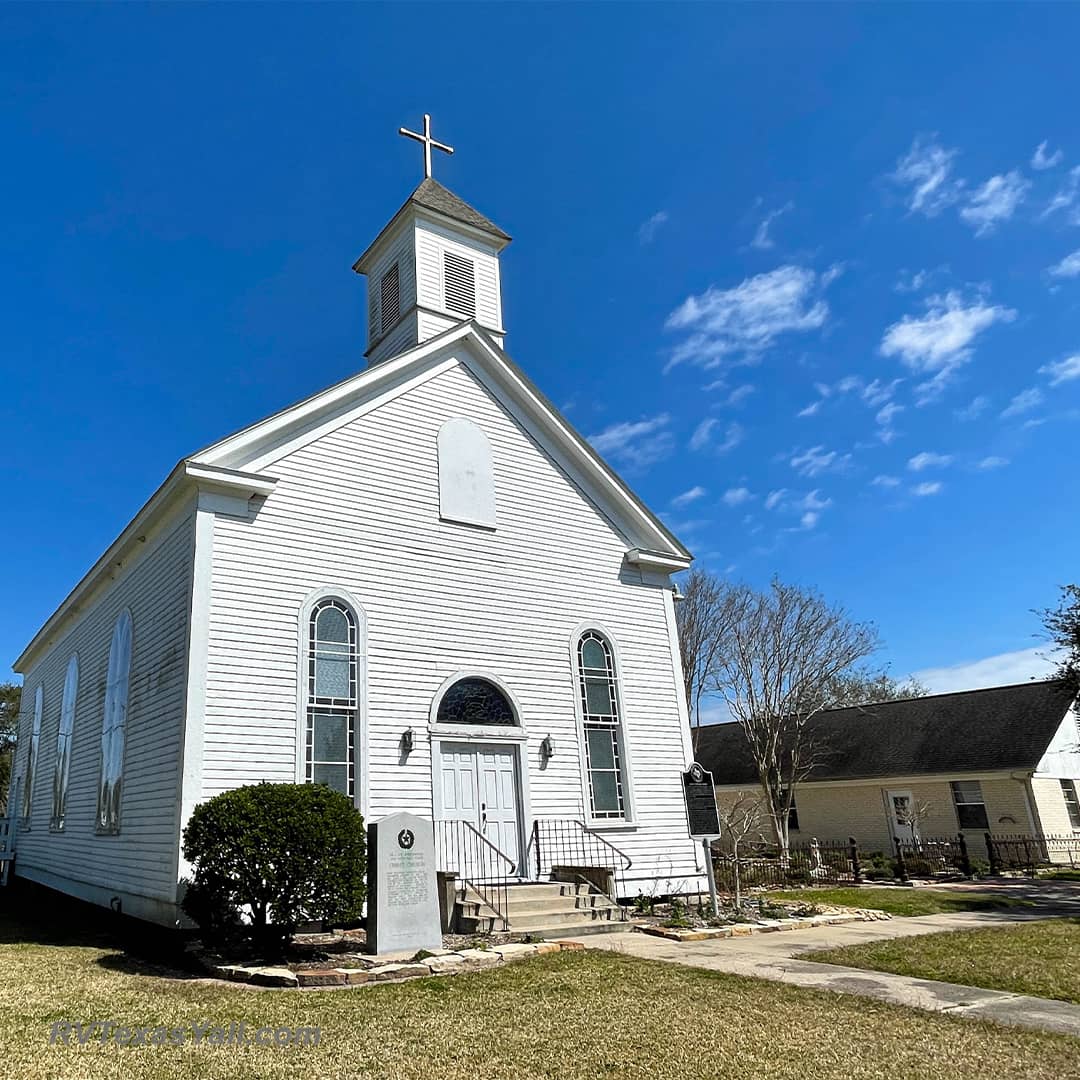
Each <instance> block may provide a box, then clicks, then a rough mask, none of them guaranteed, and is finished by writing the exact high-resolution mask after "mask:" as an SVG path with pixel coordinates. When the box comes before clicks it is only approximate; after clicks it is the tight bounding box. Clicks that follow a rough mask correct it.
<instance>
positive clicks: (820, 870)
mask: <svg viewBox="0 0 1080 1080" xmlns="http://www.w3.org/2000/svg"><path fill="white" fill-rule="evenodd" d="M712 853H713V873H714V874H715V875H716V886H717V888H718V889H721V890H722V891H724V892H733V891H734V889H735V877H736V873H738V878H739V885H740V887H741V888H743V889H752V888H762V887H764V888H767V887H769V886H783V885H845V884H857V883H859V882H860V881H862V879H863V873H862V864H861V861H860V856H859V845H858V843H857V842H856V840H855V839H854V838H849V839H847V840H816V839H811V840H808V841H796V842H793V843H791V844H790V845H789V846H788V850H787V852H786V853H784V852H782V851H781V850H780V849H779V848H778V847H776V846H774V845H768V844H762V843H754V844H751V845H748V846H746V847H745V848H743V847H742V846H740V848H739V853H738V857H736V855H735V853H734V852H733V851H731V850H730V849H729V848H727V847H726V846H725V845H724V844H723V842H722V841H719V840H718V841H715V842H714V843H713V846H712Z"/></svg>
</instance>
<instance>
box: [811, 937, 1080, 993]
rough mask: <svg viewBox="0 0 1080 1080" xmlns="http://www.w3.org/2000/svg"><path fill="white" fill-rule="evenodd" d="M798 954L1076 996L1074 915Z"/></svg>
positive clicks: (1079, 949)
mask: <svg viewBox="0 0 1080 1080" xmlns="http://www.w3.org/2000/svg"><path fill="white" fill-rule="evenodd" d="M801 959H803V960H818V961H820V962H821V963H823V964H846V965H848V966H849V967H860V968H870V969H872V970H874V971H894V972H896V973H897V974H899V975H913V976H915V978H918V979H937V980H939V981H942V982H952V983H962V984H963V985H964V986H983V987H986V989H988V990H1010V991H1012V992H1013V993H1016V994H1033V995H1034V996H1035V997H1044V998H1056V999H1057V1000H1059V1001H1073V1002H1080V919H1042V920H1040V921H1038V922H1030V923H1024V924H1023V925H1021V926H1002V927H993V928H990V929H986V930H953V931H948V932H946V933H942V934H926V935H925V936H922V937H910V938H898V939H897V940H895V941H879V942H876V943H873V944H869V945H851V946H848V947H847V948H844V949H828V950H825V951H822V952H816V953H808V954H807V955H805V956H803V957H801Z"/></svg>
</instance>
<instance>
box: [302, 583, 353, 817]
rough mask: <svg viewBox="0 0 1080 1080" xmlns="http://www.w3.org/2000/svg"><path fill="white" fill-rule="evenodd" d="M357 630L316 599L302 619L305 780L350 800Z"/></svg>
mask: <svg viewBox="0 0 1080 1080" xmlns="http://www.w3.org/2000/svg"><path fill="white" fill-rule="evenodd" d="M357 635H358V630H357V621H356V616H355V614H354V613H353V611H352V609H351V608H350V607H349V606H348V605H347V604H345V603H344V602H343V601H341V600H338V599H337V598H336V597H328V598H326V599H323V600H320V601H319V602H318V603H317V604H316V605H315V607H314V608H313V609H312V611H311V616H310V618H309V620H308V670H307V682H308V685H307V733H306V746H305V761H306V774H305V775H306V779H307V781H308V783H311V784H326V785H327V787H332V788H333V789H334V790H335V791H340V792H341V793H342V794H344V795H348V796H349V797H350V798H354V797H355V795H356V727H357V712H358V709H359V676H360V673H359V663H358V655H359V650H358V640H357Z"/></svg>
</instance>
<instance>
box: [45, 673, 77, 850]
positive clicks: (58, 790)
mask: <svg viewBox="0 0 1080 1080" xmlns="http://www.w3.org/2000/svg"><path fill="white" fill-rule="evenodd" d="M78 693H79V658H78V656H75V655H72V657H71V659H70V660H69V661H68V666H67V674H66V675H65V676H64V696H63V699H62V700H61V702H60V726H59V727H58V729H57V732H56V771H55V772H54V773H53V805H52V820H51V822H50V824H51V827H52V828H54V829H62V828H63V827H64V815H65V814H66V812H67V788H68V772H69V770H70V768H71V731H72V728H73V727H74V725H75V698H76V697H77V696H78Z"/></svg>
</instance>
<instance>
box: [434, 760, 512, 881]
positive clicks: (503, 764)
mask: <svg viewBox="0 0 1080 1080" xmlns="http://www.w3.org/2000/svg"><path fill="white" fill-rule="evenodd" d="M441 757H442V766H441V771H442V778H441V784H442V816H443V818H444V819H445V820H447V821H467V822H468V823H469V824H470V825H472V826H473V828H474V829H476V831H477V832H479V833H480V834H481V835H482V836H484V837H486V838H487V839H488V840H490V841H491V843H493V844H494V845H495V846H496V847H497V848H498V849H499V850H500V851H502V852H504V853H505V854H506V855H507V856H509V857H510V858H511V859H513V860H514V861H515V862H518V861H519V860H520V857H521V856H520V839H519V838H520V832H521V830H520V825H519V818H518V791H517V761H516V758H517V754H516V752H515V750H514V748H513V747H510V746H471V745H469V744H467V743H445V742H444V743H443V744H442V746H441Z"/></svg>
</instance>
